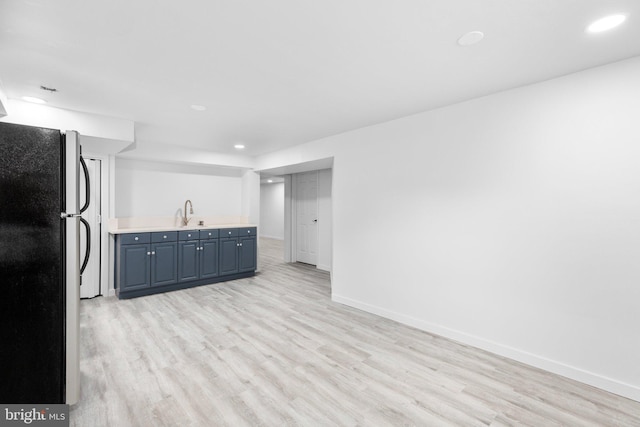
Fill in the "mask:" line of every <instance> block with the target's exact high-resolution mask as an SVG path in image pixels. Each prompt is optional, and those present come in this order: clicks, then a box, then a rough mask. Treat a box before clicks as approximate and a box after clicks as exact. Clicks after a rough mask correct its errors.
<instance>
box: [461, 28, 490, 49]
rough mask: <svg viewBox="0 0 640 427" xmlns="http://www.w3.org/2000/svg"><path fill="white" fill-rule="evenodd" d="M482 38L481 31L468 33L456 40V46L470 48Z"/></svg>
mask: <svg viewBox="0 0 640 427" xmlns="http://www.w3.org/2000/svg"><path fill="white" fill-rule="evenodd" d="M483 38H484V33H483V32H482V31H469V32H468V33H467V34H464V35H463V36H462V37H460V38H459V39H458V45H460V46H471V45H472V44H476V43H478V42H479V41H480V40H482V39H483Z"/></svg>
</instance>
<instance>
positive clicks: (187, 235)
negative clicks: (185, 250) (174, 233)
mask: <svg viewBox="0 0 640 427" xmlns="http://www.w3.org/2000/svg"><path fill="white" fill-rule="evenodd" d="M199 238H200V232H199V231H198V230H185V231H179V232H178V240H198V239H199Z"/></svg>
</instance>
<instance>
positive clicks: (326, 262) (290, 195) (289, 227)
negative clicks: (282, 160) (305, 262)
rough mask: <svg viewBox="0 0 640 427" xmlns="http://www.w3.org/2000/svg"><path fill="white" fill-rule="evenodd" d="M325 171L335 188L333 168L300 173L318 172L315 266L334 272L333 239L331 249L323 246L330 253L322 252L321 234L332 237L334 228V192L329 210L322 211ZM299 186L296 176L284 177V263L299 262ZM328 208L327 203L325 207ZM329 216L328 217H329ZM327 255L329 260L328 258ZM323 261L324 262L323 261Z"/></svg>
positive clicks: (330, 243) (331, 194)
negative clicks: (325, 233) (323, 176)
mask: <svg viewBox="0 0 640 427" xmlns="http://www.w3.org/2000/svg"><path fill="white" fill-rule="evenodd" d="M324 171H329V172H330V174H331V178H330V179H331V181H330V185H331V187H333V168H324V169H318V170H310V171H305V172H300V173H309V172H316V173H317V174H318V197H317V202H318V239H317V241H316V244H317V248H316V253H317V257H318V258H317V260H316V262H317V265H316V266H315V267H316V268H317V269H319V270H323V271H329V272H331V270H332V264H333V263H332V262H331V258H333V239H332V238H331V237H329V239H330V242H329V247H327V246H326V244H325V246H323V247H324V248H325V250H328V251H329V252H328V253H325V252H322V253H321V251H320V249H321V236H320V233H322V232H328V233H329V235H330V236H331V235H332V234H333V226H332V220H333V219H332V212H333V208H332V206H331V198H332V197H333V191H331V190H330V196H329V197H330V199H329V203H330V206H329V210H327V209H321V205H320V191H321V190H320V189H321V188H322V185H321V176H320V175H321V174H322V173H323V172H324ZM297 189H298V188H297V184H296V174H289V175H284V254H283V255H284V261H285V262H297V259H296V258H297V252H298V251H297V241H298V239H297V207H296V204H297V203H296V198H297V197H296V196H297ZM324 206H325V207H326V203H325V205H324ZM327 215H328V216H327ZM327 255H328V257H329V259H326V258H327ZM321 260H322V261H321Z"/></svg>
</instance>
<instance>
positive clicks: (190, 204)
mask: <svg viewBox="0 0 640 427" xmlns="http://www.w3.org/2000/svg"><path fill="white" fill-rule="evenodd" d="M187 204H188V205H189V206H190V209H189V213H190V214H191V215H193V203H191V200H187V201H186V202H184V217H182V225H187V224H189V220H191V218H189V215H188V214H187Z"/></svg>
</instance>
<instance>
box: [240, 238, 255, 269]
mask: <svg viewBox="0 0 640 427" xmlns="http://www.w3.org/2000/svg"><path fill="white" fill-rule="evenodd" d="M239 243H240V246H239V253H238V264H239V265H238V270H239V271H240V272H244V271H252V270H255V269H256V264H257V262H258V259H257V250H256V249H257V248H256V238H255V237H240V238H239Z"/></svg>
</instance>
